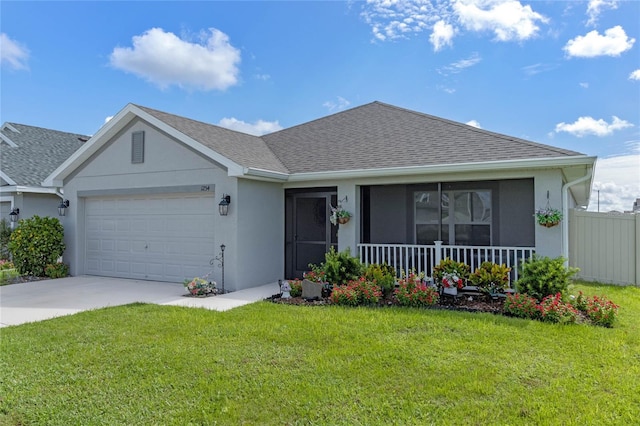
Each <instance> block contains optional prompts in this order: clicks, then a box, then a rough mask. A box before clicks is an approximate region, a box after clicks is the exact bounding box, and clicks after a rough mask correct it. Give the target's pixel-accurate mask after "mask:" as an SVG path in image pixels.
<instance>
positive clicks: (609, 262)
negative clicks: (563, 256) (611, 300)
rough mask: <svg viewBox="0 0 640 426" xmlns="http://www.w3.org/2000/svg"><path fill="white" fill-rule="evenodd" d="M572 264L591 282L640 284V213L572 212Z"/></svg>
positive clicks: (570, 228) (570, 217)
mask: <svg viewBox="0 0 640 426" xmlns="http://www.w3.org/2000/svg"><path fill="white" fill-rule="evenodd" d="M569 265H570V266H574V267H577V268H580V272H578V274H577V276H578V277H579V278H581V279H584V280H587V281H599V282H603V283H611V284H622V285H640V266H639V265H640V214H611V213H595V212H587V211H581V210H572V211H571V212H570V215H569Z"/></svg>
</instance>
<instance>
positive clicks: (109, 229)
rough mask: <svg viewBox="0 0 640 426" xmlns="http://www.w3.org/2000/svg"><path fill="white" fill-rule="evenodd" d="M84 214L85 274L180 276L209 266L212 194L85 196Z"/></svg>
mask: <svg viewBox="0 0 640 426" xmlns="http://www.w3.org/2000/svg"><path fill="white" fill-rule="evenodd" d="M85 214H86V221H85V224H86V246H85V247H86V256H85V259H86V264H85V272H86V273H87V274H89V275H100V276H109V277H121V278H135V279H143V280H153V281H170V282H182V281H183V280H184V279H185V278H193V277H194V276H202V275H203V274H206V273H207V272H209V271H210V270H211V268H212V267H211V266H210V264H209V262H210V260H211V259H212V258H213V257H214V256H215V255H216V254H217V253H215V249H214V227H213V220H214V219H215V215H216V214H217V207H216V205H215V198H214V197H213V196H212V195H209V196H201V195H200V194H193V195H190V194H175V195H173V194H171V195H166V194H165V195H138V196H118V197H99V198H87V199H86V203H85Z"/></svg>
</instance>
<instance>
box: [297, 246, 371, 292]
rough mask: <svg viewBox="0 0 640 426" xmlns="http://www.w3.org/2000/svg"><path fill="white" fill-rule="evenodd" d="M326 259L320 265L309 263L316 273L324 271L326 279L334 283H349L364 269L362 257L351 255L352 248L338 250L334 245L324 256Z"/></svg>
mask: <svg viewBox="0 0 640 426" xmlns="http://www.w3.org/2000/svg"><path fill="white" fill-rule="evenodd" d="M324 258H325V261H324V262H323V263H321V264H320V265H319V266H315V265H309V267H310V268H311V270H312V271H313V272H314V273H322V272H324V274H325V278H326V280H327V281H328V282H329V283H330V284H333V285H342V284H347V283H348V282H349V281H352V280H357V279H358V278H359V277H360V276H361V275H362V273H363V271H364V266H363V265H362V263H360V259H359V258H357V257H354V256H351V250H350V249H348V248H347V249H345V250H343V251H341V252H337V251H336V250H335V249H334V248H333V247H331V250H330V251H329V252H327V253H326V254H325V256H324Z"/></svg>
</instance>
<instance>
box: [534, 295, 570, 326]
mask: <svg viewBox="0 0 640 426" xmlns="http://www.w3.org/2000/svg"><path fill="white" fill-rule="evenodd" d="M538 310H539V311H540V319H541V320H542V321H545V322H553V323H562V324H567V323H574V322H576V320H577V319H578V312H577V310H576V309H575V308H574V307H573V306H571V304H570V303H565V302H563V301H562V294H560V293H556V294H552V295H549V296H547V297H545V298H544V299H542V302H540V305H538Z"/></svg>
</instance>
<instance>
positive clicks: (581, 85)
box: [578, 83, 589, 89]
mask: <svg viewBox="0 0 640 426" xmlns="http://www.w3.org/2000/svg"><path fill="white" fill-rule="evenodd" d="M578 84H579V85H580V87H582V88H583V89H588V88H589V83H578Z"/></svg>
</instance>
